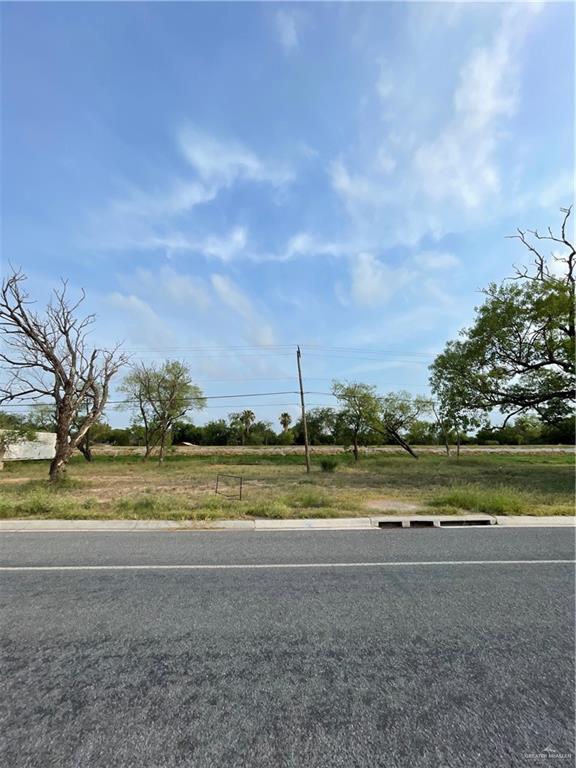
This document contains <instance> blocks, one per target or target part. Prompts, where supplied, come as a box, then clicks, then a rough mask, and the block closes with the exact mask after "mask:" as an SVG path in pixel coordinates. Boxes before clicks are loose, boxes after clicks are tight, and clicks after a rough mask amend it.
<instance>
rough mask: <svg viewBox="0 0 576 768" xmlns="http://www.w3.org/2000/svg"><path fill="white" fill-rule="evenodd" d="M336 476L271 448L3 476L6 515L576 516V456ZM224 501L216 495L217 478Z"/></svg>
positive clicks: (482, 460) (389, 458)
mask: <svg viewBox="0 0 576 768" xmlns="http://www.w3.org/2000/svg"><path fill="white" fill-rule="evenodd" d="M334 458H336V459H337V461H338V464H337V467H336V469H335V471H332V472H325V471H322V466H321V463H322V461H323V460H325V459H326V456H324V457H323V456H321V455H315V456H313V458H312V472H311V473H310V475H307V474H306V472H305V470H304V467H303V464H302V456H301V455H296V454H294V453H286V454H285V455H282V454H281V453H278V452H277V451H274V450H268V451H267V450H265V449H262V450H261V451H259V452H257V453H253V452H251V453H248V452H245V453H240V452H235V453H232V454H230V453H227V452H225V451H222V452H221V453H215V454H212V455H206V454H196V455H189V454H180V453H178V452H174V453H173V454H172V455H170V456H169V457H168V458H167V459H166V461H165V462H164V464H163V465H162V466H159V465H158V464H157V463H156V461H155V460H148V461H144V460H143V459H142V457H141V456H138V455H116V456H113V455H107V454H106V453H104V452H103V453H101V454H100V455H96V458H95V460H94V462H92V463H91V464H89V463H87V462H86V461H84V459H82V458H81V457H78V458H75V459H74V460H73V461H72V463H71V466H70V470H69V473H68V480H67V481H66V482H64V483H62V484H61V485H60V486H58V487H56V488H52V487H49V485H48V483H47V482H46V479H45V478H46V475H47V465H46V463H45V462H18V463H12V464H7V465H6V467H5V469H4V471H3V472H1V473H0V517H3V518H8V517H33V518H68V519H71V518H78V519H90V518H116V519H118V518H128V519H137V518H141V519H153V518H172V519H190V520H194V519H196V520H206V519H214V518H231V517H271V518H283V517H337V516H341V515H346V516H349V515H370V514H377V513H378V511H380V512H386V513H387V514H393V513H394V512H403V511H406V510H410V511H421V512H428V513H429V512H430V511H437V512H441V513H443V514H446V513H456V512H460V511H462V510H465V511H475V512H487V513H494V514H532V515H548V514H554V515H558V514H560V515H570V514H572V513H573V490H574V480H573V477H574V457H573V455H570V454H563V453H552V452H550V453H537V454H528V453H526V452H523V451H516V452H513V451H512V452H511V451H507V452H502V453H492V452H491V453H484V454H481V453H478V454H467V455H464V456H462V457H461V458H460V460H459V461H457V460H456V458H455V457H454V458H450V459H448V458H447V457H446V456H442V455H438V454H432V453H422V455H421V456H420V458H419V459H418V460H417V461H415V460H414V459H412V458H410V457H409V456H408V455H407V454H403V453H391V452H388V453H381V454H378V453H375V454H371V455H368V456H365V457H363V458H361V460H360V461H359V462H358V463H357V464H355V463H354V461H353V460H352V458H351V456H349V455H348V454H345V453H342V454H341V455H340V456H338V457H332V460H334ZM224 474H226V475H234V476H238V477H242V500H240V499H239V498H238V490H239V481H238V480H237V479H235V478H230V477H220V479H219V485H220V490H221V491H223V492H224V493H225V494H227V495H223V494H222V493H220V494H216V493H215V487H216V479H217V476H218V475H224Z"/></svg>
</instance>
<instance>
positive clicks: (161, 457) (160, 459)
mask: <svg viewBox="0 0 576 768" xmlns="http://www.w3.org/2000/svg"><path fill="white" fill-rule="evenodd" d="M165 445H166V432H162V436H161V438H160V452H159V454H158V464H162V462H163V461H164V446H165Z"/></svg>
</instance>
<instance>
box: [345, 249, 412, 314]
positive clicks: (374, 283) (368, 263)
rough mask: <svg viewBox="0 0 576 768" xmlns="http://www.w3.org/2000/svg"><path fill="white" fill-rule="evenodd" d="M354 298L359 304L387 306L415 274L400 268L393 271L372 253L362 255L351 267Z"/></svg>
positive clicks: (359, 255)
mask: <svg viewBox="0 0 576 768" xmlns="http://www.w3.org/2000/svg"><path fill="white" fill-rule="evenodd" d="M351 277H352V289H351V291H352V297H353V298H354V300H355V301H356V302H357V303H358V304H362V305H376V304H385V303H386V302H387V301H389V300H390V299H391V298H392V297H394V296H396V295H397V293H398V292H399V291H401V290H403V289H404V288H405V287H406V286H407V284H408V283H409V282H410V281H411V280H412V278H413V277H414V272H412V271H411V270H409V269H406V268H403V267H400V268H397V269H393V268H392V267H389V266H388V265H387V264H384V262H382V261H380V260H379V259H377V258H376V257H375V256H373V255H372V254H370V253H360V254H358V256H357V257H356V258H355V259H354V261H353V263H352V267H351Z"/></svg>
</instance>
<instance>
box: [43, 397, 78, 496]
mask: <svg viewBox="0 0 576 768" xmlns="http://www.w3.org/2000/svg"><path fill="white" fill-rule="evenodd" d="M71 426H72V410H71V408H70V407H69V406H68V404H67V403H62V404H61V407H60V413H59V414H58V423H57V424H56V447H55V451H54V458H53V459H52V461H51V462H50V470H49V474H48V477H49V480H50V482H51V483H57V482H58V481H59V480H63V479H64V477H65V476H66V467H67V464H68V461H69V459H70V456H71V455H72V451H73V450H74V445H73V443H72V442H71V440H70V427H71Z"/></svg>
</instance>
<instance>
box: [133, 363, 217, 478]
mask: <svg viewBox="0 0 576 768" xmlns="http://www.w3.org/2000/svg"><path fill="white" fill-rule="evenodd" d="M120 391H121V392H123V393H124V394H126V395H127V396H128V402H127V403H126V406H128V407H129V408H130V409H131V410H132V413H133V418H134V422H135V423H136V424H137V425H140V426H142V427H143V428H144V439H145V456H146V457H148V456H150V454H151V453H152V451H154V450H155V449H156V448H157V449H158V461H159V463H161V462H162V461H163V460H164V452H165V449H166V446H167V444H168V441H169V438H170V436H171V430H172V427H173V426H174V423H175V422H177V421H178V420H179V419H181V418H182V417H183V416H185V415H186V414H188V413H190V412H191V411H192V410H194V409H196V410H198V409H202V408H204V407H205V403H206V401H205V399H204V396H203V394H202V391H201V389H200V388H199V387H198V386H197V385H196V384H194V383H193V382H192V379H191V377H190V372H189V370H188V368H187V367H186V365H185V364H184V363H181V362H178V361H177V360H167V361H166V362H165V363H163V364H162V365H160V366H157V365H155V364H154V363H152V364H151V365H147V364H145V363H140V364H139V365H137V366H136V367H134V368H133V369H132V371H131V372H130V373H129V374H128V376H126V377H125V379H124V381H123V382H122V386H121V388H120Z"/></svg>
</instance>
